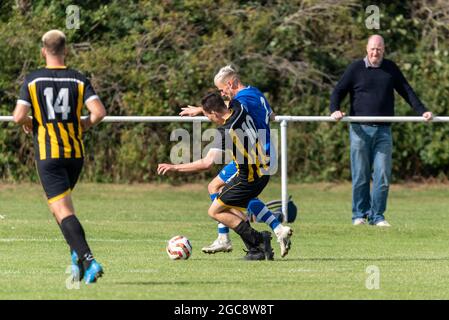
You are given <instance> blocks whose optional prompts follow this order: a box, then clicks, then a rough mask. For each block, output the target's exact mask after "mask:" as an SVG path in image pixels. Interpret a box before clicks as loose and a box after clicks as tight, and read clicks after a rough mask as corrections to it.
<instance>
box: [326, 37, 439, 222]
mask: <svg viewBox="0 0 449 320" xmlns="http://www.w3.org/2000/svg"><path fill="white" fill-rule="evenodd" d="M366 51H367V55H366V56H365V58H363V59H359V60H356V61H355V62H353V63H352V64H351V65H349V66H348V67H347V69H346V71H345V72H344V74H343V76H342V77H341V79H340V80H339V81H338V83H337V85H336V86H335V88H334V90H333V92H332V95H331V99H330V111H331V116H332V117H333V118H335V119H336V120H340V119H341V118H343V117H344V116H345V113H343V112H342V111H341V110H340V106H341V102H342V101H343V99H344V98H345V97H346V95H347V94H348V93H349V96H350V116H394V90H396V92H398V93H399V94H400V95H401V96H402V97H403V98H404V99H405V101H407V103H408V104H409V105H410V106H411V107H412V108H413V109H414V110H415V112H416V113H418V114H420V115H422V116H423V118H424V119H425V120H427V121H429V120H431V119H432V117H433V115H432V112H430V111H428V110H427V109H426V107H425V106H424V105H423V103H422V102H421V101H420V100H419V98H418V97H417V96H416V94H415V92H414V91H413V89H412V87H411V86H410V85H409V83H408V82H407V80H406V79H405V77H404V75H403V74H402V72H401V71H400V70H399V68H398V66H397V65H396V64H395V63H394V62H393V61H391V60H388V59H384V52H385V45H384V39H383V38H382V37H381V36H379V35H373V36H371V37H370V38H369V39H368V44H367V46H366ZM349 136H350V143H351V174H352V223H353V225H362V224H365V223H367V222H368V223H369V224H371V225H376V226H379V227H390V224H389V223H388V222H387V221H386V220H385V217H384V212H385V210H386V207H387V198H388V190H389V186H390V180H391V167H392V148H393V143H392V136H391V126H390V123H356V122H352V123H351V124H350V132H349ZM371 176H372V178H373V186H372V190H371V192H370V181H371Z"/></svg>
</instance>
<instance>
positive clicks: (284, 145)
mask: <svg viewBox="0 0 449 320" xmlns="http://www.w3.org/2000/svg"><path fill="white" fill-rule="evenodd" d="M287 183H288V180H287V121H286V120H282V121H281V199H282V214H283V215H284V221H287V213H288V212H287V210H288V190H287Z"/></svg>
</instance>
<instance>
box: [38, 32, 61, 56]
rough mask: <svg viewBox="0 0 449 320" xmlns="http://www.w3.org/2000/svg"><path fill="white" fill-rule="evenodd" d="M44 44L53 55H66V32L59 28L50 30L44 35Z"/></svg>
mask: <svg viewBox="0 0 449 320" xmlns="http://www.w3.org/2000/svg"><path fill="white" fill-rule="evenodd" d="M42 46H43V48H45V50H46V53H47V54H50V55H52V56H64V55H65V34H64V33H63V32H62V31H59V30H50V31H48V32H47V33H45V34H44V35H43V36H42Z"/></svg>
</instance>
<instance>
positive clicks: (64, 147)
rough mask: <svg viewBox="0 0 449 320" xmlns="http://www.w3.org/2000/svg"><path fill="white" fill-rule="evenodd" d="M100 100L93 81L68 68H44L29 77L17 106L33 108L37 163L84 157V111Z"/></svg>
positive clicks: (22, 88) (26, 79)
mask: <svg viewBox="0 0 449 320" xmlns="http://www.w3.org/2000/svg"><path fill="white" fill-rule="evenodd" d="M93 99H98V96H97V95H96V94H95V91H94V89H93V88H92V85H91V84H90V81H89V80H88V79H87V78H86V77H85V76H84V75H82V74H81V73H80V72H78V71H76V70H73V69H69V68H67V67H58V68H42V69H39V70H36V71H33V72H31V73H30V74H28V75H27V76H26V77H25V81H24V83H23V85H22V87H21V89H20V97H19V100H18V101H17V103H20V104H23V105H26V106H29V107H31V109H32V112H33V114H32V115H33V137H34V148H35V155H36V159H37V160H46V159H74V158H83V157H84V145H83V141H82V134H83V132H82V128H81V124H80V118H81V111H82V108H83V106H84V104H85V103H86V102H88V101H89V100H93Z"/></svg>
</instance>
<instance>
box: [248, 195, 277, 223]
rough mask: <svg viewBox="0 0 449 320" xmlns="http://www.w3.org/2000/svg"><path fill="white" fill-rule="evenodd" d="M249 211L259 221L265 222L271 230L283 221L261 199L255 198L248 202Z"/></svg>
mask: <svg viewBox="0 0 449 320" xmlns="http://www.w3.org/2000/svg"><path fill="white" fill-rule="evenodd" d="M247 209H248V213H249V214H252V215H254V216H255V217H256V220H257V221H258V222H265V223H266V224H267V225H268V226H270V228H271V230H274V229H276V227H277V226H279V225H280V224H281V222H280V221H279V220H278V219H277V218H276V217H275V216H274V214H273V213H272V212H271V211H270V210H268V208H267V206H266V205H265V204H264V203H263V202H262V201H260V200H259V199H253V200H251V201H250V202H249V204H248V208H247Z"/></svg>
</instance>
